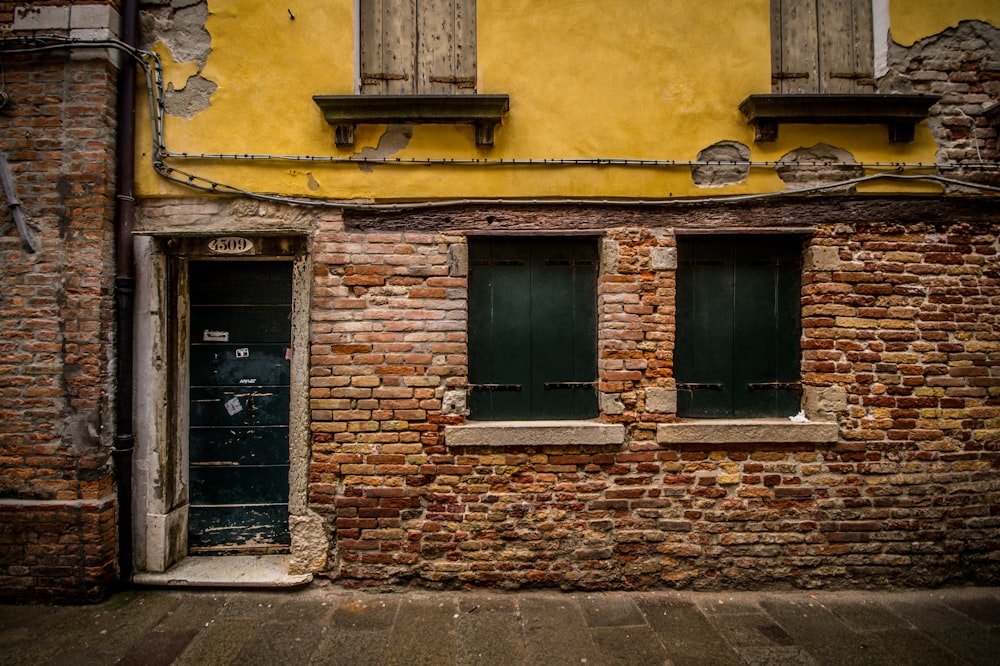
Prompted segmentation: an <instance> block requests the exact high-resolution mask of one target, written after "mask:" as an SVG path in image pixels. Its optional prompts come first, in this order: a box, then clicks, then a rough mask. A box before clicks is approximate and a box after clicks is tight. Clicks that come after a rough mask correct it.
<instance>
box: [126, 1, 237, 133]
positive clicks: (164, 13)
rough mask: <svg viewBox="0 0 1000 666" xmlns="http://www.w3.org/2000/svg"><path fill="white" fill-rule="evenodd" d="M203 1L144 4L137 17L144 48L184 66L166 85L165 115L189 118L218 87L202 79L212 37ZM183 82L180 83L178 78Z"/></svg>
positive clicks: (206, 7) (206, 9) (205, 103)
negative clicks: (206, 26)
mask: <svg viewBox="0 0 1000 666" xmlns="http://www.w3.org/2000/svg"><path fill="white" fill-rule="evenodd" d="M208 16H209V11H208V3H207V2H205V0H172V1H170V2H167V1H166V0H160V1H158V2H157V1H153V2H150V1H147V2H144V3H143V11H142V13H141V15H140V21H141V34H142V35H143V46H144V48H150V49H152V48H155V49H156V50H157V51H158V52H160V53H161V55H163V52H164V51H166V52H167V54H169V58H170V59H171V60H172V61H174V62H175V63H177V64H180V65H183V66H184V67H183V68H182V70H181V74H180V76H178V77H175V78H174V80H171V81H168V82H167V89H166V99H165V104H164V110H165V111H166V113H167V114H168V115H172V116H180V117H182V118H188V119H189V118H192V117H194V116H195V115H197V114H198V113H200V112H202V111H204V110H205V109H207V108H208V107H209V104H210V103H211V97H212V93H214V92H215V91H216V89H217V88H218V86H217V85H216V84H215V83H214V82H213V81H210V80H208V79H207V78H205V77H204V76H202V73H203V72H204V69H205V64H206V63H207V62H208V56H209V54H210V53H211V52H212V36H211V35H210V34H209V33H208V30H206V29H205V23H206V21H207V20H208ZM181 78H183V79H184V80H183V81H181V80H180V79H181Z"/></svg>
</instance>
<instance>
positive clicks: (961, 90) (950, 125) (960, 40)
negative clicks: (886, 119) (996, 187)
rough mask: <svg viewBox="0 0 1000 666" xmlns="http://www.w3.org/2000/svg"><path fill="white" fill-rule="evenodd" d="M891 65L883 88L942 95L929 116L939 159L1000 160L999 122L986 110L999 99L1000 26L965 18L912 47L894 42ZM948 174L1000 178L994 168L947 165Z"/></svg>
mask: <svg viewBox="0 0 1000 666" xmlns="http://www.w3.org/2000/svg"><path fill="white" fill-rule="evenodd" d="M889 66H890V73H889V75H888V76H886V77H885V78H884V79H882V80H881V81H880V82H879V87H880V89H881V90H883V91H886V92H893V91H904V92H929V93H934V94H938V95H941V96H942V98H941V101H940V102H938V103H937V104H936V105H935V106H934V107H932V108H931V111H930V116H929V118H928V125H929V126H930V129H931V131H932V132H933V133H934V137H935V140H936V141H937V143H938V155H937V161H938V162H939V163H943V164H954V163H957V162H980V161H987V162H991V161H992V162H995V161H996V160H997V159H998V158H1000V150H998V146H997V127H996V124H995V122H994V121H992V120H991V119H990V118H989V117H987V115H986V114H985V113H984V112H985V111H986V109H987V107H989V106H990V105H991V104H993V103H996V102H998V101H1000V29H997V28H996V27H993V26H991V25H989V24H988V23H984V22H981V21H962V22H961V23H960V24H959V25H958V26H957V27H955V28H948V29H947V30H945V31H943V32H941V33H940V34H937V35H933V36H931V37H927V38H925V39H922V40H920V41H918V42H916V43H915V44H913V45H912V46H909V47H902V46H899V45H895V44H894V45H893V46H892V48H891V50H890V63H889ZM944 173H945V174H946V175H957V174H961V176H962V177H963V178H973V179H975V180H976V181H979V182H987V183H992V184H996V183H997V182H998V178H997V175H996V172H995V170H993V171H985V172H984V171H981V170H978V169H974V168H968V169H962V170H955V169H948V170H946V171H945V172H944Z"/></svg>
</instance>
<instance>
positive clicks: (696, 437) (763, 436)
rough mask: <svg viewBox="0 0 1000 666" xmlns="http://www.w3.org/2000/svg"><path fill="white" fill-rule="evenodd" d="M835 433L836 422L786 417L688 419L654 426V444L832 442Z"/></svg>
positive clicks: (838, 430) (836, 431) (836, 433)
mask: <svg viewBox="0 0 1000 666" xmlns="http://www.w3.org/2000/svg"><path fill="white" fill-rule="evenodd" d="M839 436H840V427H839V426H838V425H837V424H836V423H828V422H822V421H806V422H795V421H790V420H789V419H688V420H682V421H674V422H672V423H661V424H659V425H658V426H657V428H656V442H657V443H658V444H681V445H683V444H755V443H760V444H832V443H834V442H836V441H837V440H838V439H839Z"/></svg>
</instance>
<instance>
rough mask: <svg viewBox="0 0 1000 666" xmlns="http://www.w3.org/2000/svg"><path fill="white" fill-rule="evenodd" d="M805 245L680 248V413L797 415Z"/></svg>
mask: <svg viewBox="0 0 1000 666" xmlns="http://www.w3.org/2000/svg"><path fill="white" fill-rule="evenodd" d="M800 256H801V249H800V243H799V241H798V240H797V239H795V238H786V237H777V236H773V237H762V238H746V237H727V238H713V239H690V240H682V241H680V242H679V243H678V260H679V267H678V272H677V341H676V347H675V352H674V376H675V378H676V380H677V388H678V402H677V405H678V414H680V415H681V416H693V417H705V418H719V417H727V416H735V417H754V416H789V415H792V414H795V413H796V412H797V411H798V409H799V387H798V381H799V365H800V363H799V358H800V353H801V352H800V345H799V331H800V326H801V325H800V321H799V319H800V317H799V312H800V308H799V303H800V283H801V280H800V271H801V267H800Z"/></svg>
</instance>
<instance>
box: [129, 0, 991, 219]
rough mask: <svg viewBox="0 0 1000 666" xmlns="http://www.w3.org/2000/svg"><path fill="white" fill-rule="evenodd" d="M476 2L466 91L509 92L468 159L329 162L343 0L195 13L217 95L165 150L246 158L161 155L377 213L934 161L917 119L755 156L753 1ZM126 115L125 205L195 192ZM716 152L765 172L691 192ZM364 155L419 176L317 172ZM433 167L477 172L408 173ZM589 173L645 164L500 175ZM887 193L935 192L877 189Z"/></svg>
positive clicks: (758, 81) (351, 23)
mask: <svg viewBox="0 0 1000 666" xmlns="http://www.w3.org/2000/svg"><path fill="white" fill-rule="evenodd" d="M878 4H880V3H878V2H877V3H876V5H878ZM478 5H479V6H478V18H477V20H478V44H477V60H478V88H477V92H479V93H482V94H487V93H505V94H508V95H509V96H510V110H509V112H508V113H507V114H506V115H505V117H504V120H503V124H502V126H500V127H498V128H497V130H496V139H495V145H494V146H493V147H491V148H481V147H477V146H476V144H475V141H474V132H473V129H472V128H471V127H470V126H467V125H456V126H438V125H434V126H432V125H415V126H413V128H412V136H410V137H409V138H407V137H402V138H400V136H395V140H396V141H397V142H398V145H396V146H395V147H394V148H393V149H392V150H389V151H382V152H381V153H380V152H379V151H378V146H379V142H380V140H381V139H383V138H385V137H386V136H387V131H388V128H387V127H386V126H384V125H383V126H359V127H358V128H357V132H356V135H355V144H354V146H353V147H350V148H346V149H340V148H338V147H337V146H335V144H334V136H333V128H332V127H330V126H329V125H328V124H327V123H326V122H325V120H324V119H323V115H322V113H321V111H320V109H319V107H318V106H317V105H316V103H315V102H314V101H313V96H314V95H329V94H341V95H343V94H351V93H354V92H355V91H356V76H357V72H356V70H357V65H356V60H357V56H356V18H355V1H354V0H328V1H326V2H322V3H317V2H306V1H305V0H290V2H287V3H280V4H278V3H272V2H265V1H264V0H209V2H208V8H209V18H208V21H207V23H206V25H205V28H206V30H207V32H208V33H209V34H210V36H211V52H210V53H209V55H208V58H207V61H206V64H205V66H204V68H203V69H202V70H201V71H200V76H201V77H203V78H204V79H207V80H208V81H210V82H212V83H214V84H215V85H216V86H217V88H216V89H215V91H214V93H212V95H211V98H210V103H209V105H208V107H207V108H205V109H204V110H202V111H200V112H198V113H196V114H195V115H193V116H192V117H191V118H189V119H185V118H182V117H179V116H169V115H168V116H167V117H166V120H165V135H164V139H165V146H166V147H167V149H169V150H170V151H174V152H175V153H186V154H190V155H194V156H203V155H206V154H208V155H214V154H224V155H254V156H257V157H260V159H254V160H252V161H251V160H249V159H237V158H223V159H218V158H206V157H193V158H189V159H184V158H177V157H172V158H170V159H168V160H165V161H166V163H167V164H168V165H169V166H171V167H174V168H177V169H182V170H184V171H186V172H190V173H193V174H196V175H197V176H198V177H199V178H204V179H205V182H217V183H221V184H225V185H228V186H233V187H235V188H239V189H241V190H245V191H250V192H261V193H274V194H280V195H287V196H290V197H302V198H319V199H327V200H364V201H368V200H374V201H392V200H428V199H452V198H627V199H661V198H672V197H712V196H720V195H732V194H751V193H760V192H773V191H782V190H784V189H786V185H785V183H784V182H782V181H781V180H780V179H779V178H778V176H777V175H776V173H775V171H774V168H773V166H772V165H770V164H767V163H773V162H775V161H777V160H779V159H781V158H782V156H783V155H785V154H787V153H788V152H789V151H792V150H795V149H797V148H800V147H808V146H813V145H815V144H817V143H820V142H822V143H826V144H830V145H834V146H837V147H839V148H842V149H844V150H846V151H848V152H850V153H851V154H852V155H853V157H854V159H855V160H857V161H858V162H860V163H862V164H864V165H865V166H866V173H876V172H878V171H880V170H884V169H885V167H880V166H877V165H886V164H895V163H909V164H924V165H933V163H934V161H935V152H936V148H937V147H936V145H935V143H934V140H933V138H932V136H931V133H930V131H929V129H928V127H927V123H926V122H923V123H921V124H919V125H918V126H917V129H916V137H915V140H914V141H912V142H909V143H890V142H889V141H888V139H887V136H886V128H885V127H884V126H883V125H782V126H781V130H780V135H779V139H778V140H777V141H775V142H772V143H755V142H754V133H753V129H752V128H751V127H749V126H748V125H747V123H746V119H745V118H744V116H743V115H742V114H741V112H740V111H739V108H738V107H739V104H740V102H741V101H742V100H744V99H745V98H746V97H747V96H748V95H751V94H756V93H767V92H770V89H771V81H770V79H771V65H770V41H769V40H770V37H769V35H770V32H769V31H770V15H769V0H740V1H736V0H702V1H701V2H689V1H688V0H655V1H653V0H650V1H643V2H640V1H638V0H635V1H630V2H606V1H603V0H546V1H545V2H538V1H537V0H480V1H479V3H478ZM883 6H884V5H883ZM887 11H888V19H889V24H890V30H891V34H892V36H893V37H894V38H895V39H896V40H897V41H898V42H901V43H903V44H912V43H913V42H915V41H917V40H919V39H920V38H922V37H925V36H928V35H931V34H934V33H936V32H939V31H940V30H943V29H945V28H947V27H949V26H953V25H955V24H956V23H957V21H958V20H959V19H979V20H983V21H987V22H990V23H992V24H993V25H994V26H998V25H1000V3H997V2H995V0H889V2H888V7H887ZM293 17H294V18H293ZM876 41H878V38H877V37H876ZM155 50H156V51H157V52H158V53H159V54H160V56H161V58H162V62H163V73H164V80H165V82H166V83H168V84H170V86H172V88H173V89H174V90H181V89H183V88H184V87H185V85H186V84H187V81H188V79H189V77H191V76H193V75H195V74H197V73H198V70H199V66H198V64H197V63H195V62H191V61H187V62H183V61H182V62H178V61H176V59H175V57H174V55H173V54H172V53H171V52H170V49H169V48H168V47H167V46H166V45H165V44H163V43H159V44H157V45H156V47H155ZM138 113H139V114H140V116H139V117H140V122H139V128H140V136H139V141H138V146H139V148H138V150H139V153H140V154H139V173H138V188H139V194H140V195H141V196H144V197H157V196H185V195H188V194H199V193H198V192H195V191H194V190H191V189H189V188H186V187H182V186H180V185H177V184H174V183H170V182H169V181H167V180H165V179H164V178H162V177H161V176H160V175H159V174H157V173H156V172H155V171H154V170H153V169H152V167H151V158H152V153H153V151H152V150H151V145H152V134H151V129H150V123H149V122H148V121H147V120H146V119H147V118H148V108H145V107H144V108H141V109H140V110H139V111H138ZM719 141H735V142H739V143H742V144H745V145H746V146H748V147H749V148H750V150H751V157H750V160H751V161H753V162H762V163H765V164H762V165H759V166H755V167H754V168H753V169H751V173H750V176H749V177H748V178H747V179H746V180H745V181H743V182H741V183H739V184H736V185H728V186H725V187H718V188H706V187H699V186H697V185H695V183H694V182H693V180H692V177H691V173H690V166H689V163H690V162H691V161H694V160H696V159H697V157H698V153H699V151H701V150H702V149H704V148H706V147H708V146H710V145H712V144H714V143H716V142H719ZM404 144H405V145H404ZM373 154H379V155H382V156H384V157H388V158H390V159H393V160H395V159H396V158H399V160H402V161H407V160H415V161H416V162H417V163H416V164H412V165H411V164H407V165H400V164H396V163H392V164H377V165H371V164H369V165H359V164H355V163H346V164H345V163H342V162H340V163H335V162H331V161H330V160H329V159H328V158H340V159H343V158H350V157H357V156H366V155H373ZM277 156H285V157H286V158H287V157H293V158H296V159H283V158H279V157H277ZM299 158H315V159H299ZM449 159H455V160H475V159H480V160H488V161H489V164H483V165H473V166H470V165H463V166H449V165H442V164H427V163H422V162H423V161H424V160H449ZM592 159H630V160H650V161H653V160H655V161H657V163H658V164H657V165H655V166H653V165H632V166H608V165H599V166H597V165H586V166H581V165H559V166H554V165H513V166H512V165H503V164H500V163H499V162H500V161H501V160H505V161H509V160H517V161H523V160H592ZM927 171H928V172H932V171H933V168H932V167H928V169H927ZM199 182H201V181H199ZM862 189H863V190H864V189H867V190H871V191H885V190H886V189H887V186H886V185H885V184H875V185H870V186H867V187H866V188H862ZM888 189H892V190H899V189H906V190H907V191H912V190H914V189H916V190H919V191H932V192H933V191H938V189H939V188H938V187H937V186H935V185H932V186H928V185H909V184H900V183H892V184H891V185H890V186H889V187H888Z"/></svg>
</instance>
